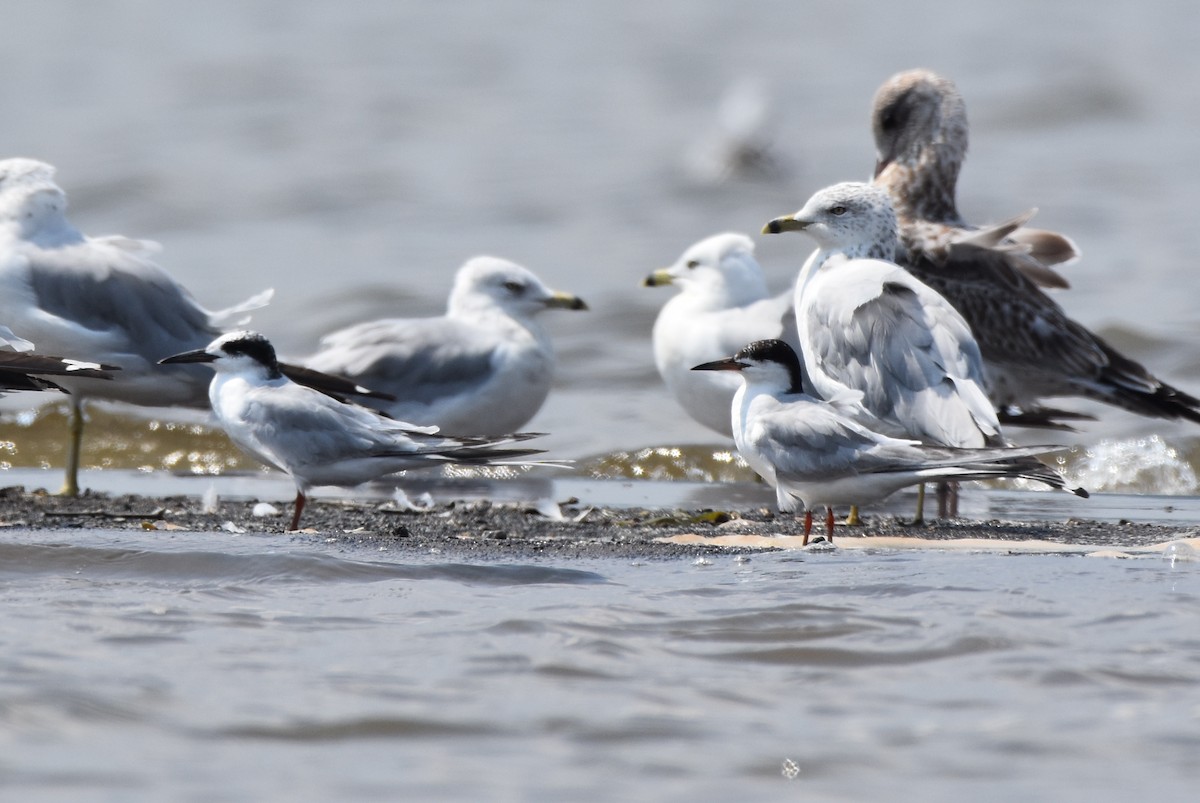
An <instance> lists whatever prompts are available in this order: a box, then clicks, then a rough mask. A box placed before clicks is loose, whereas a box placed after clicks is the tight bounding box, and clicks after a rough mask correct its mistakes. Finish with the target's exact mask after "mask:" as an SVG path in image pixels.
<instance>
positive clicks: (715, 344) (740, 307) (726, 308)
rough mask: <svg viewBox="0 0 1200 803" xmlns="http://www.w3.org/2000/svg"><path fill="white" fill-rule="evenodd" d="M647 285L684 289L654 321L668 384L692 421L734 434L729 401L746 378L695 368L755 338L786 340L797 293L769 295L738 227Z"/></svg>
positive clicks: (692, 250)
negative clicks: (738, 231) (698, 371)
mask: <svg viewBox="0 0 1200 803" xmlns="http://www.w3.org/2000/svg"><path fill="white" fill-rule="evenodd" d="M642 284H643V285H644V286H646V287H661V286H663V285H671V286H673V287H678V288H679V292H678V293H677V294H676V295H674V296H672V297H671V298H669V299H667V303H665V304H663V307H662V309H661V310H660V311H659V313H658V317H657V318H656V319H655V320H654V333H653V340H654V364H655V366H657V368H658V373H659V375H660V376H661V377H662V380H663V383H664V384H666V386H667V389H668V390H669V391H670V392H671V395H672V396H674V397H675V401H677V402H678V403H679V406H680V407H682V408H683V409H684V410H685V411H686V412H687V414H688V415H690V416H691V417H692V418H693V419H695V420H696V421H698V422H699V423H701V424H703V425H704V426H706V427H708V428H709V429H711V430H714V431H716V432H719V433H721V434H722V435H724V436H726V437H732V436H733V430H732V429H731V428H730V418H729V405H730V403H731V402H732V401H733V394H734V393H736V392H737V389H738V387H739V386H740V385H741V382H739V381H738V378H737V377H736V376H734V375H733V374H729V373H723V372H720V371H717V372H704V373H697V372H695V371H693V370H692V367H693V366H695V365H697V364H699V363H702V362H710V361H712V360H716V359H718V358H720V357H727V356H729V355H730V354H732V353H734V352H735V351H737V350H738V349H739V348H741V347H742V346H744V345H746V344H747V343H750V342H752V341H755V340H763V339H766V338H779V337H785V339H787V338H786V336H785V331H784V330H785V329H787V330H791V329H792V328H793V325H794V324H793V323H792V320H793V319H794V315H793V313H792V291H791V290H788V291H787V292H785V293H782V294H780V295H775V296H772V295H771V292H770V290H769V289H768V288H767V280H766V277H765V276H764V275H763V269H762V266H761V265H759V264H758V260H757V259H755V258H754V241H753V240H751V239H750V238H749V237H747V236H746V235H744V234H738V233H735V232H725V233H723V234H714V235H713V236H711V237H705V238H704V239H703V240H700V241H699V242H697V243H694V244H693V245H691V246H689V247H688V248H687V250H686V251H684V252H683V254H682V255H681V256H680V257H679V259H677V260H676V261H675V264H673V265H671V267H669V268H663V269H661V270H656V271H654V272H653V273H651V274H650V275H649V276H647V277H646V278H645V279H644V280H643V282H642Z"/></svg>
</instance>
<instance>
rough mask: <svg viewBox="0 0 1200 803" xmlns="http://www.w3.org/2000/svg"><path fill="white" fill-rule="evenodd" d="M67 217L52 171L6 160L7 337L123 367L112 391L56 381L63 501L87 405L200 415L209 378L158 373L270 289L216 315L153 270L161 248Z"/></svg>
mask: <svg viewBox="0 0 1200 803" xmlns="http://www.w3.org/2000/svg"><path fill="white" fill-rule="evenodd" d="M66 209H67V197H66V194H65V193H64V192H63V190H62V189H61V188H60V187H59V186H58V185H57V184H56V183H55V182H54V168H53V167H52V166H50V165H48V164H45V163H44V162H38V161H35V160H32V159H5V160H3V161H0V320H3V321H4V323H5V324H6V325H7V326H9V327H12V329H11V332H10V334H11V333H15V335H16V336H17V337H19V338H21V339H23V340H26V341H32V342H33V343H36V344H37V347H38V349H39V350H41V351H45V352H47V353H55V354H69V355H72V356H74V357H76V358H79V359H81V360H87V361H91V362H95V363H103V364H105V365H112V366H115V367H118V368H120V369H121V370H120V373H119V374H118V375H117V376H116V377H115V378H114V379H113V381H111V382H100V381H97V379H96V378H94V377H91V376H90V375H86V374H83V373H80V374H76V375H72V376H70V377H63V378H62V380H61V381H60V384H62V385H63V387H64V388H66V389H67V390H69V391H70V394H71V395H70V397H69V404H70V416H69V427H70V438H69V441H68V445H67V463H66V471H65V475H66V476H65V480H64V484H63V488H62V491H61V493H63V494H68V495H74V494H76V493H78V491H79V484H78V473H79V452H80V442H81V440H82V437H83V422H84V416H83V408H84V404H85V402H86V401H87V400H88V399H89V398H98V399H109V400H113V401H120V402H126V403H130V404H137V405H143V406H150V407H163V406H170V405H186V406H190V407H203V406H205V405H206V404H207V403H208V396H207V391H206V389H207V387H208V380H209V377H208V376H207V373H206V372H205V371H204V370H203V369H202V368H200V367H199V366H193V365H177V366H172V367H171V368H160V367H159V366H158V365H156V363H157V362H158V360H159V359H160V358H162V357H165V356H167V355H169V354H175V353H177V352H180V351H186V350H188V349H194V348H199V347H201V346H203V345H205V344H207V343H209V342H211V341H212V339H213V338H214V337H216V336H217V335H219V334H220V333H221V331H222V328H223V326H222V325H223V324H224V323H225V322H226V321H227V320H229V319H233V318H237V317H240V316H242V315H244V314H245V313H246V312H247V311H249V310H252V309H256V308H258V307H261V306H263V305H264V304H266V303H267V301H268V300H269V299H270V297H271V291H270V290H268V291H265V292H262V293H259V294H258V295H256V296H254V297H252V298H250V299H248V300H247V301H245V302H243V303H241V304H238V305H236V306H234V307H230V308H229V309H226V310H223V311H220V312H210V311H208V310H206V309H205V308H203V307H201V306H200V305H199V304H198V303H197V302H196V300H195V299H194V298H193V297H192V294H191V293H190V292H188V290H187V289H186V288H185V287H183V286H182V285H181V284H179V283H178V282H176V281H175V280H174V279H173V278H172V277H171V276H170V275H169V274H168V273H167V272H166V271H164V270H163V269H162V268H160V267H159V266H158V265H156V264H155V263H154V262H152V261H151V260H150V255H151V254H153V253H154V252H155V251H156V250H157V245H156V244H154V243H150V242H145V241H141V240H132V239H129V238H127V237H120V236H112V237H88V236H86V235H84V234H83V233H81V232H80V231H79V230H78V229H76V228H75V227H74V226H72V225H71V223H70V221H68V220H67V217H66ZM5 331H9V330H5ZM5 338H6V339H7V336H5ZM284 370H285V371H289V372H293V371H303V370H304V369H296V368H295V367H294V366H285V368H284ZM56 381H59V380H56ZM300 381H309V382H316V383H318V384H319V385H321V386H322V387H324V388H326V389H328V390H329V391H330V392H336V393H341V394H356V393H359V392H365V391H363V389H361V388H358V387H357V386H356V385H354V384H353V383H350V382H346V381H344V380H341V379H340V378H337V377H323V376H318V375H315V374H308V375H307V376H305V377H300Z"/></svg>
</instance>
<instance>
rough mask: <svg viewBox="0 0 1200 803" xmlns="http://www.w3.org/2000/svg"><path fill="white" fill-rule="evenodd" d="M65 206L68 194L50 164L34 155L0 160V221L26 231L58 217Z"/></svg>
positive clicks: (64, 211)
mask: <svg viewBox="0 0 1200 803" xmlns="http://www.w3.org/2000/svg"><path fill="white" fill-rule="evenodd" d="M66 210H67V196H66V193H64V192H63V191H62V188H61V187H59V186H58V185H57V184H55V183H54V167H53V166H51V165H48V164H46V163H45V162H39V161H37V160H35V159H22V158H14V159H4V160H0V222H4V223H16V224H18V225H19V226H20V227H21V228H22V230H23V231H26V232H28V231H33V230H37V229H38V228H39V227H40V226H42V225H44V224H45V223H46V222H47V221H50V220H53V219H61V218H62V217H63V216H64V215H65V214H66Z"/></svg>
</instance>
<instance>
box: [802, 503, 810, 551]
mask: <svg viewBox="0 0 1200 803" xmlns="http://www.w3.org/2000/svg"><path fill="white" fill-rule="evenodd" d="M811 532H812V511H811V510H806V511H804V540H803V541H801V542H800V546H808V535H809V533H811Z"/></svg>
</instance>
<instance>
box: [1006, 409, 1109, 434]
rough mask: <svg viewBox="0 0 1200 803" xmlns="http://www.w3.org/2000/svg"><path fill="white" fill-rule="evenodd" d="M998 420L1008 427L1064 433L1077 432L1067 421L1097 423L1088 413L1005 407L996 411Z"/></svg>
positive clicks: (1094, 417)
mask: <svg viewBox="0 0 1200 803" xmlns="http://www.w3.org/2000/svg"><path fill="white" fill-rule="evenodd" d="M996 418H997V419H999V421H1000V423H1001V424H1003V425H1004V426H1008V427H1029V428H1031V429H1054V430H1059V431H1062V432H1075V431H1076V430H1075V427H1073V426H1071V425H1070V424H1068V423H1067V421H1095V420H1096V416H1094V415H1088V414H1087V413H1077V412H1074V411H1073V410H1061V409H1059V408H1057V407H1041V406H1038V407H1029V408H1021V407H1005V408H1002V409H1000V410H997V411H996Z"/></svg>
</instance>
